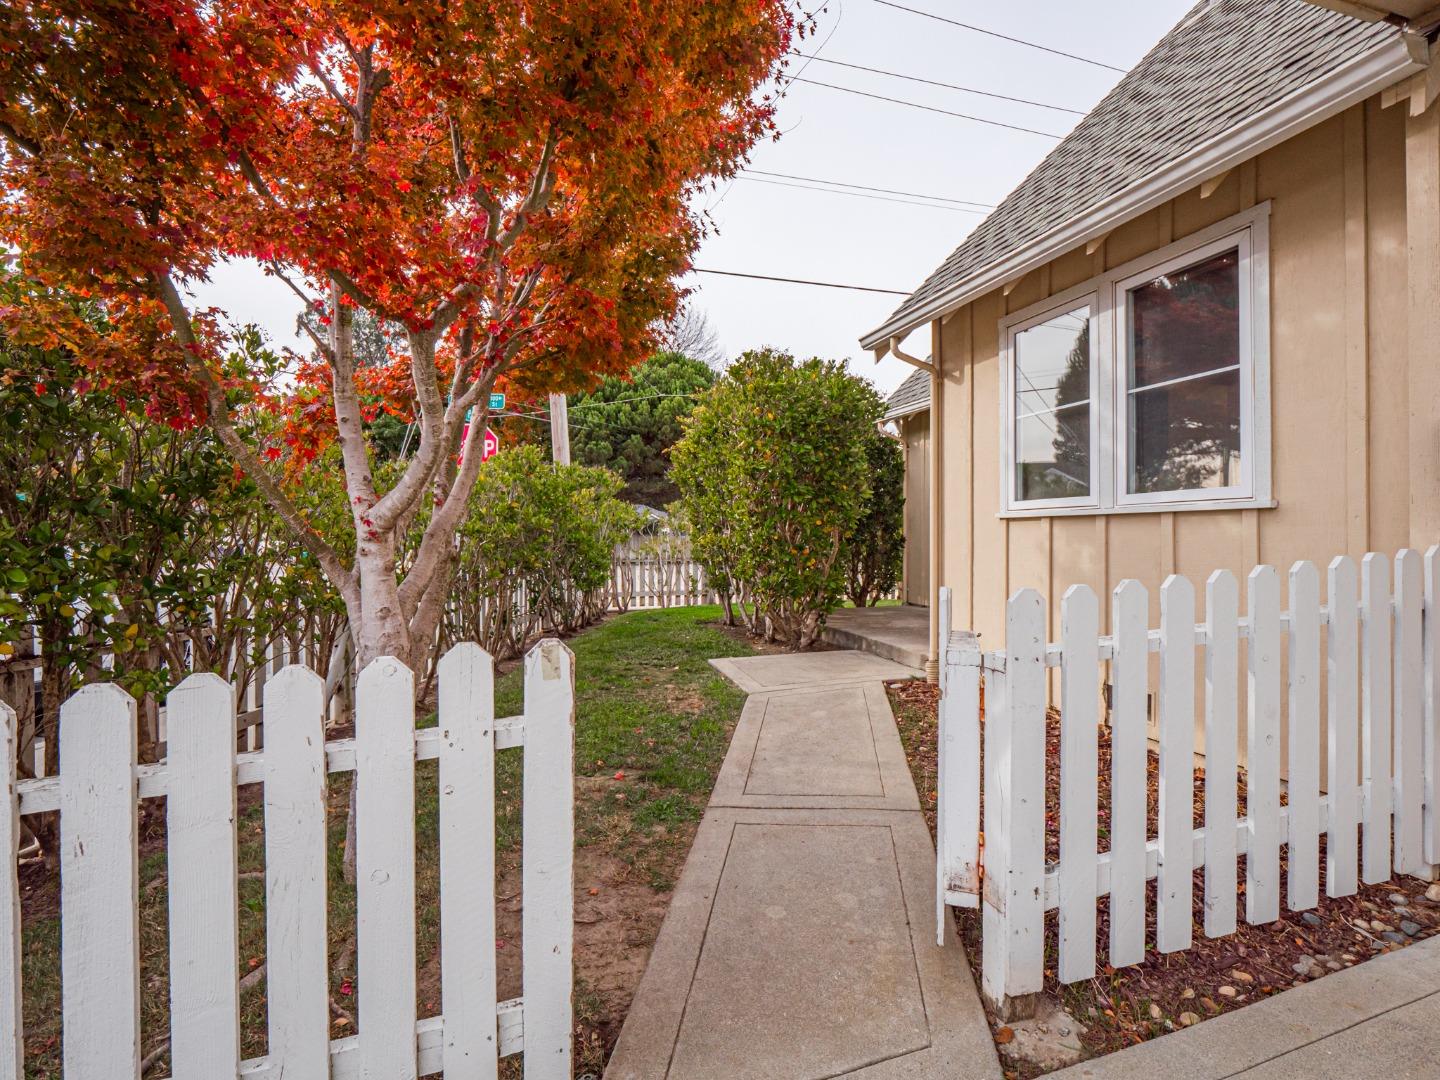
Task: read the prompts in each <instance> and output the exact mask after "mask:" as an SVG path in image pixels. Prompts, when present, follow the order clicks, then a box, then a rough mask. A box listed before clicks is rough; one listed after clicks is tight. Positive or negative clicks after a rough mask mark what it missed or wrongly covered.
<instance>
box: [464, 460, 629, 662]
mask: <svg viewBox="0 0 1440 1080" xmlns="http://www.w3.org/2000/svg"><path fill="white" fill-rule="evenodd" d="M622 486H623V482H622V481H621V479H620V478H619V477H618V476H616V475H615V474H614V473H612V472H610V471H609V470H608V469H598V468H590V467H587V466H583V465H563V466H560V465H553V464H551V463H550V462H549V461H548V460H547V456H546V452H545V451H543V450H542V449H541V448H539V447H535V446H520V447H515V448H512V449H507V450H502V451H500V453H498V454H496V455H495V456H494V457H493V458H491V459H490V460H489V461H487V462H486V463H485V467H484V468H483V469H482V470H481V472H480V479H479V480H478V481H477V482H476V487H475V491H474V493H473V494H472V495H471V497H470V505H471V511H470V515H469V517H468V518H467V519H466V520H465V523H464V525H463V526H461V529H460V537H459V543H460V552H459V564H458V566H457V568H456V573H455V582H454V588H453V590H452V603H451V604H450V605H449V606H448V608H447V615H446V630H447V636H448V637H449V639H450V640H451V641H477V642H479V643H480V644H481V645H482V646H484V647H485V648H486V649H487V650H489V651H490V653H491V654H492V655H494V656H496V657H503V656H510V655H514V654H516V653H518V652H519V651H520V649H522V648H523V647H524V644H525V641H526V640H527V639H528V638H529V637H530V636H531V635H533V634H535V633H537V632H538V631H540V630H542V629H556V630H561V631H570V630H574V629H577V628H579V627H580V626H583V625H585V624H586V623H588V622H591V621H593V620H594V619H596V618H598V617H599V616H600V615H601V614H603V613H604V611H605V607H606V601H607V599H608V597H607V587H608V585H609V581H610V562H611V555H612V553H613V551H614V548H615V545H616V544H617V543H619V542H620V541H622V540H624V539H626V538H627V537H628V536H630V535H631V533H633V532H634V531H635V529H636V528H638V527H639V524H640V517H639V514H638V513H636V511H635V510H633V509H632V508H631V507H629V506H627V505H626V504H625V503H623V502H621V501H620V500H619V498H618V497H617V496H618V495H619V492H620V489H621V487H622Z"/></svg>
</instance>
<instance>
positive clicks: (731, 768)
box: [605, 652, 1001, 1080]
mask: <svg viewBox="0 0 1440 1080" xmlns="http://www.w3.org/2000/svg"><path fill="white" fill-rule="evenodd" d="M714 664H715V666H716V668H717V669H719V670H720V671H721V672H723V673H724V674H725V675H727V676H728V677H730V678H731V679H732V680H734V681H735V682H736V683H737V684H738V685H739V686H741V687H742V688H743V689H745V690H747V691H748V692H749V693H750V695H751V696H750V698H749V700H748V701H747V702H746V704H745V710H744V712H743V714H742V715H741V718H740V723H739V725H738V726H737V728H736V731H735V736H734V739H733V741H732V742H731V745H730V751H729V753H728V755H727V756H726V759H725V763H724V765H723V767H722V768H721V771H720V776H719V778H718V779H717V781H716V785H715V791H714V794H713V795H712V797H711V800H710V806H709V809H708V810H707V811H706V814H705V817H704V819H703V820H702V822H701V824H700V828H699V831H698V833H697V834H696V837H695V844H694V847H693V848H692V849H691V851H690V856H689V859H688V860H687V861H686V864H685V870H684V872H683V873H682V875H681V878H680V882H679V884H678V886H677V887H676V891H675V895H674V898H673V899H672V900H671V903H670V911H669V913H668V915H667V916H666V919H665V923H664V925H663V926H662V927H661V930H660V936H659V938H658V940H657V941H656V943H655V949H654V951H653V952H652V953H651V957H650V964H649V967H648V968H647V969H646V972H645V977H644V979H643V980H642V982H641V984H640V988H639V991H638V992H637V993H636V996H635V1001H634V1003H633V1004H632V1006H631V1009H630V1013H629V1016H628V1017H627V1018H626V1021H625V1027H624V1029H623V1030H622V1031H621V1033H620V1041H619V1043H618V1045H617V1046H616V1048H615V1053H614V1055H613V1056H612V1057H611V1060H610V1064H609V1067H608V1068H607V1069H606V1071H605V1076H606V1080H662V1078H667V1080H747V1078H749V1080H822V1078H828V1077H841V1076H844V1077H855V1078H864V1080H902V1078H915V1080H920V1078H932V1077H933V1078H939V1077H945V1078H947V1080H971V1078H975V1080H979V1078H987V1080H988V1078H998V1077H999V1076H1000V1075H1001V1073H1000V1066H999V1061H998V1059H997V1058H996V1055H995V1047H994V1044H993V1042H992V1041H991V1037H990V1029H989V1027H988V1025H987V1023H986V1020H985V1014H984V1012H983V1010H982V1009H981V1006H980V1000H979V996H978V995H977V993H976V990H975V986H974V983H973V981H972V980H971V977H970V971H969V968H968V967H967V966H966V964H965V961H964V957H963V955H962V954H961V950H960V947H959V945H958V944H957V943H955V942H953V941H952V942H950V943H948V944H947V946H946V947H945V948H944V949H940V948H937V947H936V946H935V943H934V942H935V930H934V926H935V903H934V891H933V881H934V859H935V854H934V848H933V847H932V845H931V842H930V834H929V830H928V829H927V828H926V826H925V821H924V818H922V817H921V815H920V804H919V800H918V798H917V797H916V794H915V785H914V784H913V783H912V781H911V779H910V773H909V769H908V768H907V766H906V762H905V755H904V751H903V749H902V748H901V745H900V738H899V734H898V733H897V731H896V729H895V721H894V718H893V717H892V716H891V713H890V708H889V703H888V702H887V700H886V697H885V691H884V687H883V686H882V685H881V680H882V679H888V678H903V677H905V676H907V675H913V674H915V672H914V671H912V670H911V669H909V668H905V667H901V666H900V665H898V664H895V663H892V662H890V661H887V660H882V659H880V658H878V657H875V656H873V655H870V654H868V653H857V652H829V653H816V654H811V655H805V656H788V655H787V656H759V657H748V658H744V659H736V660H717V661H714Z"/></svg>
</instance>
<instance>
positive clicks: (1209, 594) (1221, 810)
mask: <svg viewBox="0 0 1440 1080" xmlns="http://www.w3.org/2000/svg"><path fill="white" fill-rule="evenodd" d="M1239 617H1240V586H1239V583H1238V582H1236V580H1235V575H1234V574H1232V573H1230V571H1228V570H1217V571H1215V573H1213V574H1211V575H1210V580H1209V581H1207V582H1206V583H1205V629H1206V639H1207V641H1206V645H1205V936H1206V937H1212V938H1213V937H1222V936H1224V935H1225V934H1233V933H1234V932H1235V887H1236V885H1237V880H1236V877H1237V864H1236V861H1235V820H1236V756H1237V754H1238V751H1239V744H1238V741H1237V739H1238V735H1237V732H1236V717H1237V716H1238V715H1239V707H1240V690H1239V683H1240V668H1239V635H1238V633H1237V627H1238V623H1239Z"/></svg>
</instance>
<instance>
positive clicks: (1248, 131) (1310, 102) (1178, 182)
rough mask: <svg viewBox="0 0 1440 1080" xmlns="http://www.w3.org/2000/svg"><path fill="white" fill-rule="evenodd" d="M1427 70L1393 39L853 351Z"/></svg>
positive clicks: (1420, 41) (1425, 51)
mask: <svg viewBox="0 0 1440 1080" xmlns="http://www.w3.org/2000/svg"><path fill="white" fill-rule="evenodd" d="M1428 64H1429V45H1428V44H1427V43H1426V41H1425V39H1424V38H1422V37H1419V36H1417V35H1414V34H1408V33H1407V34H1397V35H1396V36H1395V37H1394V38H1391V39H1390V40H1388V41H1386V42H1384V43H1382V44H1381V45H1378V46H1376V47H1375V48H1373V49H1371V50H1370V51H1369V52H1366V53H1362V54H1361V55H1360V56H1357V57H1356V58H1355V59H1354V60H1351V61H1350V62H1349V63H1347V64H1344V65H1342V66H1341V67H1338V68H1336V69H1335V70H1334V71H1332V72H1330V73H1329V74H1328V75H1327V76H1325V77H1324V78H1322V79H1320V80H1318V81H1317V82H1315V83H1312V84H1311V85H1310V86H1307V87H1305V88H1304V89H1302V90H1299V91H1297V92H1295V93H1293V94H1291V95H1290V96H1288V97H1286V98H1283V99H1281V100H1280V101H1278V102H1276V103H1275V104H1274V105H1272V106H1271V107H1270V108H1268V109H1264V110H1262V111H1261V112H1258V113H1256V114H1255V115H1254V116H1252V117H1251V118H1250V119H1248V120H1246V121H1245V122H1244V123H1242V124H1239V125H1237V126H1236V127H1233V128H1231V129H1230V130H1229V131H1227V132H1225V133H1224V134H1223V135H1220V136H1217V137H1216V138H1214V139H1211V140H1210V141H1209V142H1206V143H1202V144H1200V145H1199V146H1197V147H1196V148H1195V149H1193V150H1191V151H1189V152H1188V153H1186V154H1184V155H1182V156H1181V157H1178V158H1176V159H1175V160H1174V161H1172V162H1170V163H1169V164H1168V165H1166V166H1165V167H1164V168H1162V169H1160V170H1159V171H1158V172H1155V173H1152V174H1150V175H1149V176H1147V177H1145V178H1144V179H1142V180H1139V181H1136V182H1135V183H1134V184H1131V185H1130V186H1129V187H1127V188H1125V189H1123V190H1122V191H1120V192H1118V193H1117V194H1115V195H1113V196H1111V197H1110V198H1108V199H1106V200H1104V201H1103V202H1100V203H1097V204H1096V205H1095V206H1093V207H1091V208H1090V209H1089V210H1087V211H1085V212H1084V213H1083V214H1080V215H1078V216H1076V217H1072V218H1070V219H1069V220H1067V221H1066V222H1065V223H1064V224H1062V225H1060V226H1057V227H1056V228H1054V229H1051V230H1050V231H1049V232H1047V233H1044V234H1042V235H1041V236H1039V237H1037V238H1036V239H1034V240H1032V241H1030V242H1029V243H1028V244H1025V245H1024V246H1022V247H1020V248H1018V249H1016V250H1015V251H1014V252H1012V253H1011V254H1010V255H1008V256H1006V257H1005V258H1004V259H1001V260H999V261H997V262H993V263H990V264H989V265H988V266H986V267H984V268H983V269H981V270H979V271H977V272H975V273H973V274H971V275H970V276H969V277H966V278H963V279H962V280H960V281H958V282H955V283H954V284H953V285H951V286H950V287H949V288H947V289H945V290H944V291H943V292H940V293H937V294H936V295H935V296H933V297H931V298H930V299H929V300H928V301H926V302H925V303H924V304H922V305H921V306H920V307H918V308H916V309H915V310H914V311H911V312H907V313H906V314H905V315H904V316H902V317H900V318H897V319H891V320H890V321H889V322H886V323H885V324H884V325H882V326H880V327H878V328H877V329H875V330H872V331H871V332H870V333H869V334H867V335H865V336H864V337H862V338H861V339H860V345H861V347H862V348H865V349H878V350H880V355H883V354H884V352H885V350H887V349H888V348H889V342H890V340H891V339H892V338H896V337H900V338H903V337H905V335H907V334H909V333H910V332H911V331H913V330H915V329H916V328H917V327H919V326H923V325H924V324H925V323H927V322H930V321H931V320H933V319H937V318H940V317H941V316H943V315H945V314H947V313H948V312H950V311H953V310H955V309H956V308H959V307H962V306H963V305H965V304H968V303H969V302H970V301H972V300H974V299H976V298H978V297H980V296H984V295H985V294H986V293H988V292H990V291H992V290H994V289H997V288H1000V287H1001V286H1003V285H1004V284H1005V282H1007V281H1011V280H1013V279H1015V278H1017V277H1019V276H1021V275H1023V274H1028V273H1029V272H1030V271H1031V270H1034V269H1035V268H1036V267H1038V266H1040V265H1042V264H1044V263H1047V262H1049V261H1050V260H1051V259H1053V258H1055V257H1056V256H1057V255H1062V254H1064V253H1065V252H1066V251H1069V250H1070V249H1071V248H1074V247H1077V246H1079V245H1080V244H1083V243H1085V242H1086V241H1087V240H1090V239H1093V238H1094V237H1097V236H1103V235H1104V234H1106V233H1108V232H1110V231H1111V230H1112V229H1115V228H1116V227H1118V226H1120V225H1122V224H1124V223H1125V222H1126V221H1129V220H1130V219H1131V218H1135V217H1138V216H1139V215H1141V214H1143V213H1145V212H1147V211H1149V210H1153V209H1154V208H1155V207H1157V206H1159V205H1161V204H1162V203H1165V202H1168V201H1170V200H1171V199H1173V198H1175V197H1176V196H1177V195H1180V194H1183V193H1184V192H1186V191H1188V190H1189V189H1191V188H1193V187H1195V186H1196V185H1197V184H1199V183H1200V182H1201V181H1203V180H1205V179H1207V178H1209V177H1211V176H1214V175H1215V174H1216V173H1220V172H1224V171H1225V170H1226V169H1231V168H1234V167H1235V166H1236V165H1239V164H1240V163H1241V162H1243V161H1247V160H1249V159H1250V158H1253V157H1255V156H1256V155H1257V154H1261V153H1263V152H1264V151H1266V150H1268V149H1270V148H1271V147H1272V146H1276V145H1278V144H1280V143H1282V142H1284V141H1285V140H1286V139H1289V138H1291V137H1293V136H1295V135H1298V134H1299V133H1300V132H1302V131H1304V130H1305V129H1306V128H1310V127H1313V126H1314V125H1316V124H1318V123H1320V122H1321V121H1323V120H1326V119H1329V118H1330V117H1331V116H1334V115H1335V114H1336V113H1339V112H1342V111H1343V110H1345V109H1348V108H1349V107H1350V106H1351V105H1354V104H1356V103H1357V102H1361V101H1364V100H1365V99H1366V98H1369V97H1371V96H1373V95H1375V94H1378V93H1379V92H1380V91H1381V90H1384V89H1385V88H1386V87H1387V86H1391V85H1393V84H1394V83H1395V82H1397V81H1399V80H1400V79H1403V78H1405V77H1406V76H1408V75H1412V74H1414V73H1415V72H1417V71H1422V70H1424V69H1425V68H1426V67H1427V66H1428Z"/></svg>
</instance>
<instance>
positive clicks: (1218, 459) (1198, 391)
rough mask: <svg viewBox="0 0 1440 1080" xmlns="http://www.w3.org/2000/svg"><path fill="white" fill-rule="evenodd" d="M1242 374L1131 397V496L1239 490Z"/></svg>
mask: <svg viewBox="0 0 1440 1080" xmlns="http://www.w3.org/2000/svg"><path fill="white" fill-rule="evenodd" d="M1242 475H1243V474H1242V473H1241V471H1240V372H1239V371H1238V370H1233V369H1232V370H1230V371H1221V372H1217V373H1215V374H1213V375H1204V376H1201V377H1200V378H1198V379H1188V380H1186V381H1184V382H1178V383H1171V384H1170V385H1169V386H1158V387H1154V388H1153V389H1148V390H1139V391H1136V392H1134V393H1132V394H1131V395H1130V492H1131V493H1132V494H1138V493H1140V492H1147V491H1186V490H1190V489H1203V488H1223V487H1231V486H1233V485H1235V484H1239V483H1240V482H1241V479H1242Z"/></svg>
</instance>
